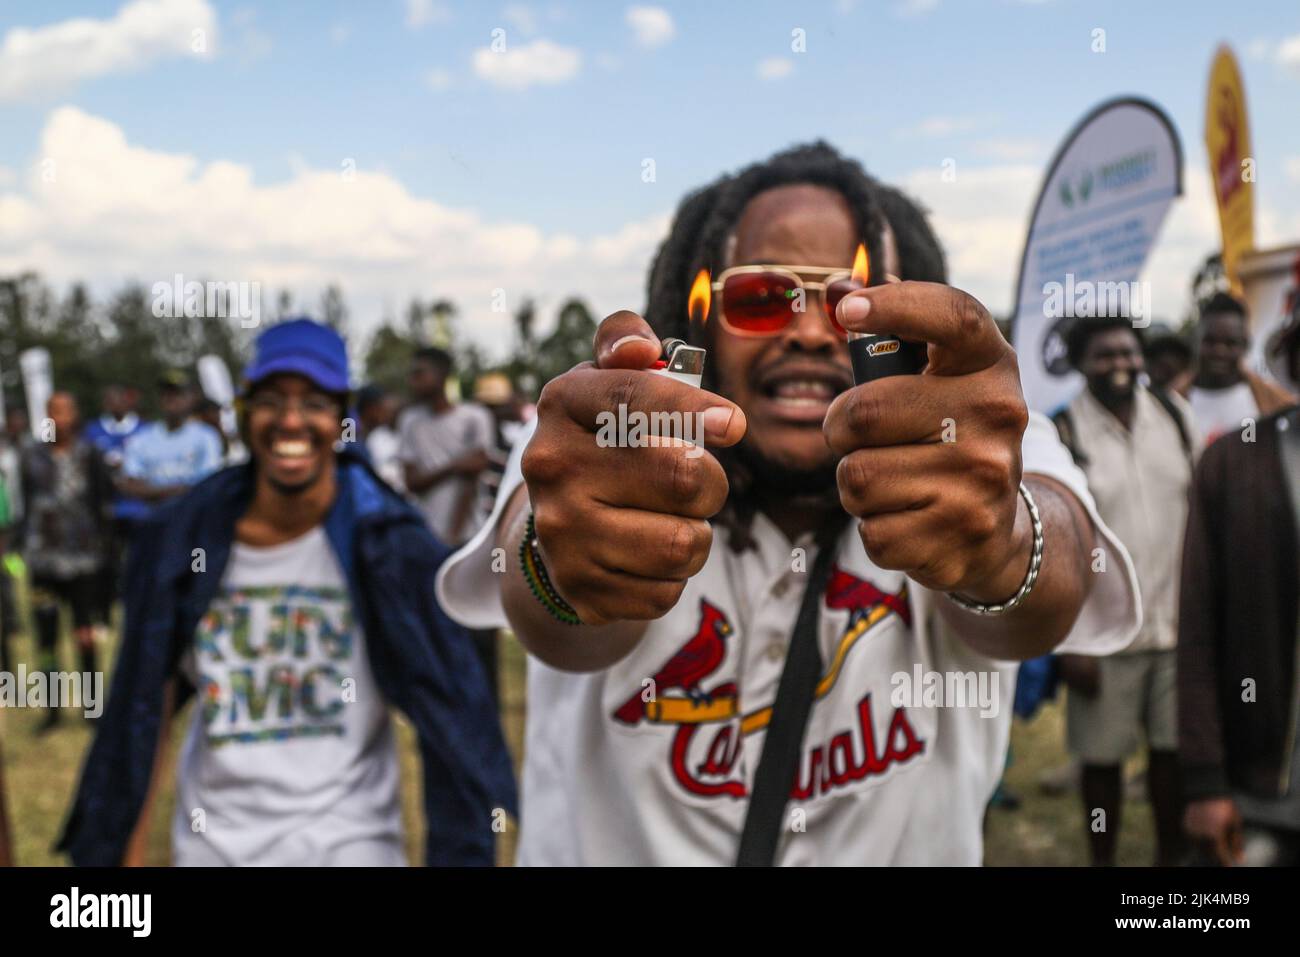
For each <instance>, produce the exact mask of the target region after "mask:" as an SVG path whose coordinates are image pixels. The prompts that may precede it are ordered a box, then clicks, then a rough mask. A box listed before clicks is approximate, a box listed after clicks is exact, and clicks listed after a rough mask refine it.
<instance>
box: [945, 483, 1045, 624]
mask: <svg viewBox="0 0 1300 957" xmlns="http://www.w3.org/2000/svg"><path fill="white" fill-rule="evenodd" d="M1033 551H1034V523H1033V520H1032V519H1031V518H1030V516H1029V507H1028V506H1027V505H1026V504H1025V499H1024V496H1022V495H1020V494H1019V492H1017V493H1016V517H1015V522H1014V523H1013V525H1012V530H1011V540H1010V542H1009V544H1008V554H1007V557H1006V558H1005V559H1004V560H1003V561H1002V563H1001V564H1000V565H999V566H998V568H997V570H996V571H994V572H992V573H991V574H990V575H989V576H988V577H986V578H983V579H981V580H980V581H979V582H976V583H974V584H971V585H968V586H966V587H964V588H958V589H956V591H958V592H959V593H960V594H961V595H963V596H965V597H967V598H971V599H973V600H975V601H977V602H981V603H992V602H1001V601H1005V600H1006V599H1007V598H1009V597H1010V596H1012V595H1014V594H1015V593H1016V589H1018V588H1019V587H1020V585H1021V584H1022V583H1023V582H1024V580H1025V572H1026V570H1027V569H1028V568H1029V562H1030V559H1031V558H1032V557H1033Z"/></svg>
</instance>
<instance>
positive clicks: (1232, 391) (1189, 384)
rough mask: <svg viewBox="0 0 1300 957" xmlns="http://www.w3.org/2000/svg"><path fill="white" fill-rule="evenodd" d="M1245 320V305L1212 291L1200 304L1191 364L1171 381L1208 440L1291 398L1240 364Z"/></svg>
mask: <svg viewBox="0 0 1300 957" xmlns="http://www.w3.org/2000/svg"><path fill="white" fill-rule="evenodd" d="M1249 347H1250V324H1249V321H1248V320H1247V317H1246V307H1245V306H1243V305H1242V304H1241V303H1240V302H1238V301H1237V300H1236V299H1234V298H1233V297H1232V296H1230V295H1228V294H1227V293H1224V292H1220V293H1215V294H1214V296H1213V297H1212V298H1211V299H1210V301H1209V302H1207V303H1206V304H1205V306H1204V307H1202V309H1201V318H1200V322H1199V324H1198V325H1197V346H1196V366H1195V367H1194V368H1192V369H1189V370H1188V371H1187V372H1185V373H1183V375H1181V376H1180V377H1179V378H1177V379H1175V380H1174V383H1173V389H1174V391H1176V392H1178V394H1179V395H1181V396H1183V398H1185V399H1187V401H1188V402H1189V403H1191V406H1192V413H1193V414H1194V415H1195V416H1196V424H1197V427H1198V428H1199V429H1200V431H1201V434H1202V435H1203V436H1205V442H1206V444H1207V445H1208V444H1209V443H1211V442H1213V441H1214V440H1215V439H1217V438H1218V437H1219V436H1220V435H1222V434H1223V433H1224V432H1237V431H1240V430H1241V429H1242V428H1243V423H1245V422H1246V421H1248V420H1249V421H1254V420H1256V419H1258V418H1259V417H1260V416H1267V415H1272V414H1273V413H1274V412H1277V411H1279V410H1280V409H1283V408H1286V407H1287V406H1289V405H1291V404H1292V403H1294V402H1295V397H1294V396H1293V395H1291V394H1290V393H1289V392H1287V391H1286V390H1285V389H1283V388H1282V387H1281V386H1279V385H1277V384H1275V383H1273V382H1270V381H1268V380H1267V379H1264V378H1263V377H1261V376H1258V375H1256V374H1255V373H1254V372H1252V371H1251V370H1249V369H1247V368H1246V365H1245V358H1246V350H1247V349H1248V348H1249Z"/></svg>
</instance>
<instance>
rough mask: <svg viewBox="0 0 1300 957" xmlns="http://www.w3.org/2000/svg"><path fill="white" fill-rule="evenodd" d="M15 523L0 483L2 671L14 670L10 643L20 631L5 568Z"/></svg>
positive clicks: (11, 585) (0, 630) (7, 571)
mask: <svg viewBox="0 0 1300 957" xmlns="http://www.w3.org/2000/svg"><path fill="white" fill-rule="evenodd" d="M13 522H14V516H13V510H12V509H11V508H10V506H9V488H8V486H7V485H6V484H5V483H4V482H3V481H0V671H12V670H13V669H12V667H11V666H12V664H13V660H12V658H11V654H10V642H11V640H12V639H13V636H14V635H15V634H16V633H17V631H18V615H17V610H16V608H15V605H14V583H13V579H12V578H10V577H9V570H8V569H7V568H6V567H5V556H6V555H7V554H8V553H9V532H10V529H11V528H12V527H13Z"/></svg>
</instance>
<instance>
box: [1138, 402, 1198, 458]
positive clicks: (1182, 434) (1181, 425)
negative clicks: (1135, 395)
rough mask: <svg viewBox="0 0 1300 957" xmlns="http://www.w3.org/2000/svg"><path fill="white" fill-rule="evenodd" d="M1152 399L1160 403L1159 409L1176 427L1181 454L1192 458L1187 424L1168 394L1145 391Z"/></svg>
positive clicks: (1190, 439) (1190, 438)
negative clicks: (1162, 410)
mask: <svg viewBox="0 0 1300 957" xmlns="http://www.w3.org/2000/svg"><path fill="white" fill-rule="evenodd" d="M1147 391H1148V392H1150V393H1151V396H1152V398H1154V399H1155V400H1156V401H1157V402H1159V403H1160V407H1161V408H1162V409H1164V410H1165V411H1166V412H1168V413H1169V418H1171V419H1173V420H1174V425H1176V426H1177V427H1178V439H1179V441H1181V442H1182V443H1183V454H1184V455H1186V456H1187V457H1188V458H1189V459H1190V458H1191V457H1192V437H1191V436H1190V435H1188V434H1187V423H1186V422H1185V421H1183V414H1182V413H1181V412H1179V411H1178V406H1176V405H1174V400H1173V399H1171V398H1170V397H1169V393H1168V392H1166V391H1165V390H1164V389H1147Z"/></svg>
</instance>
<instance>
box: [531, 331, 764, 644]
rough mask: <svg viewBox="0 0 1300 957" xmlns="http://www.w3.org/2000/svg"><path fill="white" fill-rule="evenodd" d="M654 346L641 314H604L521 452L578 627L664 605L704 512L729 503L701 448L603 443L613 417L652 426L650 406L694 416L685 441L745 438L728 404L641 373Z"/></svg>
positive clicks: (639, 615)
mask: <svg viewBox="0 0 1300 957" xmlns="http://www.w3.org/2000/svg"><path fill="white" fill-rule="evenodd" d="M660 350H661V345H660V342H659V339H658V338H657V337H656V336H655V334H654V333H653V332H652V331H651V330H650V326H649V325H648V324H647V323H646V322H645V320H643V319H642V318H641V317H640V316H637V315H635V314H634V313H631V312H618V313H615V314H614V315H612V316H610V317H609V318H607V319H606V320H605V321H604V322H602V323H601V325H600V329H599V330H598V331H597V333H596V341H595V356H596V358H595V362H588V363H583V364H582V365H580V366H577V367H576V368H574V369H573V370H571V371H570V372H567V373H566V374H564V375H562V376H559V377H558V378H556V379H554V380H552V381H551V382H550V383H548V384H547V386H546V388H545V389H543V390H542V395H541V398H540V400H539V401H538V405H537V419H538V424H537V432H536V433H535V435H534V436H533V438H532V440H531V441H530V442H529V444H528V447H527V449H526V450H525V451H524V456H523V463H522V468H523V474H524V481H525V483H526V484H527V487H528V497H529V500H530V502H531V505H532V509H533V514H534V516H535V521H536V530H537V539H538V542H539V543H540V546H541V550H542V556H543V558H544V560H545V563H546V567H547V570H548V573H549V575H550V578H551V582H552V584H553V585H554V586H555V588H556V589H557V590H558V591H559V593H560V595H561V596H562V597H563V598H564V599H565V600H566V601H567V602H568V603H569V604H570V605H572V606H573V608H574V610H575V611H577V613H578V617H579V618H581V619H582V621H583V623H584V624H588V625H601V624H605V623H608V622H615V621H645V620H649V619H653V618H659V617H661V616H663V615H664V614H666V613H667V612H668V611H669V610H671V609H672V607H673V606H674V605H675V604H676V603H677V600H678V598H679V597H680V596H681V593H682V589H683V588H684V587H685V585H686V581H687V579H689V578H690V577H691V576H692V575H694V574H695V573H697V572H698V571H699V570H700V569H701V568H703V566H704V562H705V560H706V559H707V558H708V556H709V549H710V547H711V546H712V542H713V531H712V528H711V526H710V525H709V522H708V519H709V518H710V517H712V516H713V515H715V514H716V513H717V512H718V511H719V509H721V508H722V506H723V504H724V503H725V502H726V499H727V477H726V475H725V474H724V472H723V470H722V466H720V465H719V464H718V462H717V461H716V460H715V459H714V458H713V456H711V455H709V454H708V453H707V452H705V451H704V450H703V449H701V448H699V447H698V446H694V447H692V446H690V445H686V444H683V443H682V442H680V441H672V440H671V439H670V440H669V441H666V442H665V441H658V442H655V441H650V442H646V441H640V442H637V443H636V446H635V447H630V446H629V444H628V443H627V442H619V443H617V444H611V443H610V442H609V441H608V438H609V432H610V430H609V424H610V423H611V421H614V422H618V421H619V420H620V416H621V417H622V421H631V420H635V419H636V418H637V413H640V414H642V415H644V416H646V419H645V420H643V421H651V422H653V421H655V420H654V419H653V415H654V414H655V413H671V412H680V413H683V414H684V415H687V416H691V417H692V418H691V419H690V420H689V421H690V423H691V425H690V428H689V431H685V435H686V437H687V438H690V439H695V440H698V434H697V429H698V430H699V431H702V432H703V439H704V440H705V441H706V442H707V443H708V444H709V445H712V446H729V445H733V444H735V443H736V442H738V441H740V439H741V437H742V436H743V435H744V434H745V414H744V412H742V411H741V410H740V408H739V407H738V406H736V405H735V404H734V403H732V402H729V401H727V400H726V399H724V398H722V397H721V396H718V395H714V394H713V393H711V392H706V391H704V390H702V389H696V388H692V387H691V386H688V385H684V384H682V383H680V382H676V381H673V380H672V379H668V378H666V377H664V376H658V375H654V374H652V373H651V372H649V371H647V370H648V369H649V368H650V367H651V366H652V364H653V363H654V362H655V360H656V359H658V358H659V357H660ZM620 406H622V407H623V410H624V411H623V412H620ZM659 421H661V422H662V421H664V420H663V419H660V420H659ZM679 421H680V420H679ZM602 426H603V428H602ZM621 438H624V439H626V438H627V437H626V436H623V437H621ZM633 441H636V440H635V438H634V439H633Z"/></svg>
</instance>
